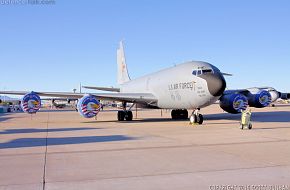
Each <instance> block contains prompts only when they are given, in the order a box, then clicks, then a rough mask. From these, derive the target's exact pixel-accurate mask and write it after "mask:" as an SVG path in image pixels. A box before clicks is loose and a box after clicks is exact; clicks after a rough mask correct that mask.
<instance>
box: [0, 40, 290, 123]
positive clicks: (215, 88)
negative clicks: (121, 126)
mask: <svg viewBox="0 0 290 190" xmlns="http://www.w3.org/2000/svg"><path fill="white" fill-rule="evenodd" d="M117 66H118V78H117V79H118V84H119V85H120V87H119V88H107V87H86V88H89V89H96V90H105V91H111V93H90V94H84V93H70V92H23V91H0V94H17V95H25V96H24V97H23V99H22V105H23V107H25V108H26V109H23V110H24V111H26V112H28V113H35V112H37V111H38V109H39V105H37V104H29V105H35V107H33V106H32V107H30V108H29V107H27V102H29V101H31V100H32V101H34V102H35V101H39V100H40V99H39V96H52V97H62V98H67V99H74V98H78V99H79V100H78V105H77V108H78V111H79V113H80V114H81V115H82V116H83V117H86V118H91V117H94V116H96V115H97V114H98V113H99V110H100V107H101V105H100V102H99V100H100V99H101V100H102V99H103V100H113V101H120V102H122V103H123V110H120V111H118V115H117V118H118V120H119V121H123V120H127V121H131V120H132V118H133V114H132V111H131V110H130V109H129V110H128V109H127V106H126V104H127V103H133V104H138V105H141V106H142V107H148V108H162V109H172V111H171V116H172V119H185V118H188V111H187V110H188V109H192V110H194V111H193V112H192V114H191V115H190V121H191V122H193V123H199V124H202V122H203V116H202V115H201V114H200V113H198V112H196V111H195V110H197V109H200V108H204V107H206V106H209V105H211V104H213V103H215V102H216V101H217V100H220V107H221V108H222V109H223V110H225V111H227V112H229V113H240V112H241V111H242V110H245V109H246V108H247V107H248V106H252V107H257V108H262V107H266V106H268V105H269V104H270V103H271V102H272V101H273V100H276V99H277V98H282V99H287V98H289V96H290V94H288V93H280V92H278V91H276V90H275V89H273V88H249V89H241V90H226V91H225V88H226V80H225V78H224V75H228V74H225V73H222V72H221V71H220V70H219V69H218V68H217V67H215V66H214V65H212V64H210V63H207V62H203V61H190V62H186V63H183V64H179V65H176V66H174V67H171V68H168V69H164V70H161V71H158V72H155V73H152V74H149V75H146V76H144V77H141V78H137V79H134V80H131V79H130V77H129V74H128V70H127V65H126V60H125V55H124V48H123V44H122V42H121V43H120V47H119V49H118V50H117ZM132 107H133V106H132Z"/></svg>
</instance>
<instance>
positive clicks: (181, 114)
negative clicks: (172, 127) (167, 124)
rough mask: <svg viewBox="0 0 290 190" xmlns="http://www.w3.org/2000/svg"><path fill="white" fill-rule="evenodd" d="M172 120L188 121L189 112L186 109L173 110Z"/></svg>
mask: <svg viewBox="0 0 290 190" xmlns="http://www.w3.org/2000/svg"><path fill="white" fill-rule="evenodd" d="M171 118H172V119H173V120H177V119H187V118H188V111H187V110H186V109H179V110H172V111H171Z"/></svg>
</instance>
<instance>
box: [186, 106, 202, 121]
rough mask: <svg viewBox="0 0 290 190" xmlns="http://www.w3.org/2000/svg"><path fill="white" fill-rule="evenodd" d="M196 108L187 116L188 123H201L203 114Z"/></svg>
mask: <svg viewBox="0 0 290 190" xmlns="http://www.w3.org/2000/svg"><path fill="white" fill-rule="evenodd" d="M198 110H199V109H198ZM198 110H195V111H194V112H192V114H191V116H190V117H189V123H190V124H199V125H201V124H202V123H203V115H202V114H200V113H198Z"/></svg>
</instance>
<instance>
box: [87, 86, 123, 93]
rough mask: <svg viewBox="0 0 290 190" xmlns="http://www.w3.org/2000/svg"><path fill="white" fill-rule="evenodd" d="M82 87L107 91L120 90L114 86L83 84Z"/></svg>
mask: <svg viewBox="0 0 290 190" xmlns="http://www.w3.org/2000/svg"><path fill="white" fill-rule="evenodd" d="M83 88H86V89H93V90H102V91H109V92H120V88H114V87H100V86H83Z"/></svg>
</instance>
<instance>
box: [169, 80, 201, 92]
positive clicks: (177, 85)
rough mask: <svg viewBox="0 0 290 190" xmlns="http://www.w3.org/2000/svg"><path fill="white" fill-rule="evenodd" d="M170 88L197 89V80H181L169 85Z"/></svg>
mask: <svg viewBox="0 0 290 190" xmlns="http://www.w3.org/2000/svg"><path fill="white" fill-rule="evenodd" d="M168 89H169V90H178V89H190V90H195V82H194V81H192V82H181V83H174V84H169V85H168Z"/></svg>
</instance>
